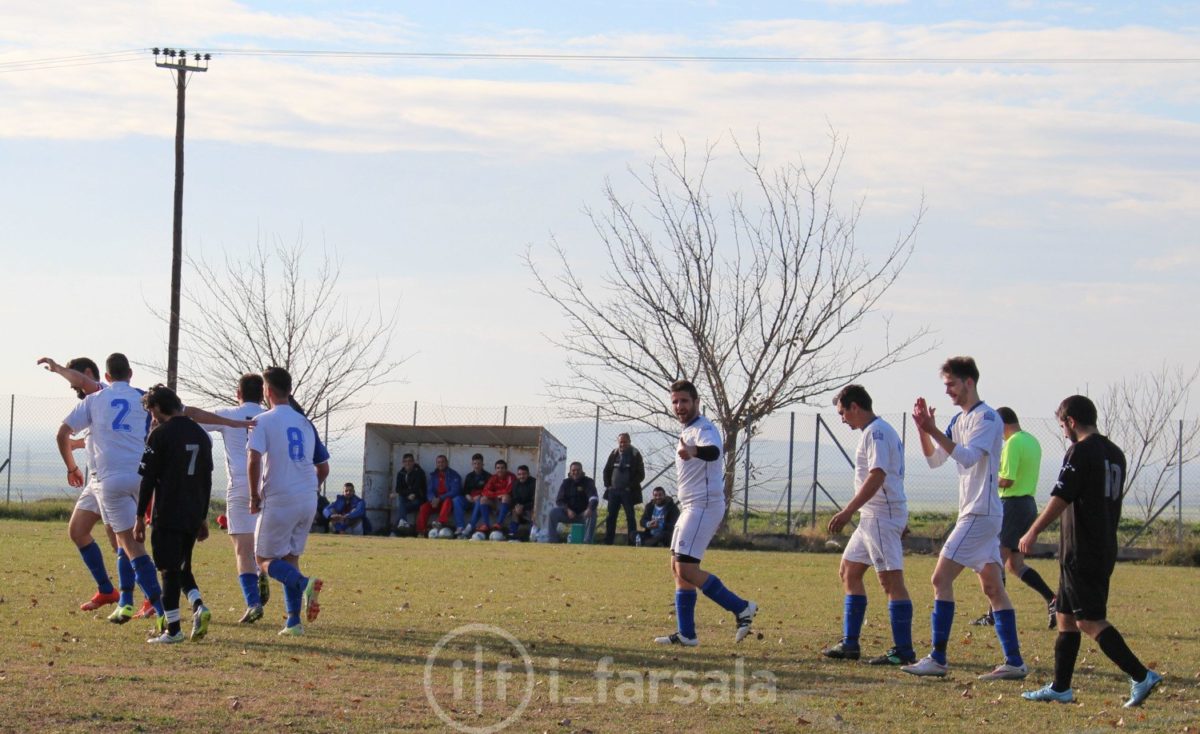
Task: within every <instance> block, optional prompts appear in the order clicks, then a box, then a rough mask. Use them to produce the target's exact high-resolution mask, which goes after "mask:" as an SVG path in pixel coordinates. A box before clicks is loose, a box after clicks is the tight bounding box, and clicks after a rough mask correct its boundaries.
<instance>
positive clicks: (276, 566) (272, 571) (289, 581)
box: [267, 558, 308, 603]
mask: <svg viewBox="0 0 1200 734" xmlns="http://www.w3.org/2000/svg"><path fill="white" fill-rule="evenodd" d="M267 575H268V576H270V577H271V578H273V579H275V580H276V581H278V582H279V583H281V584H283V588H284V589H291V590H292V591H295V592H296V593H297V594H301V593H303V592H304V587H305V586H307V585H308V579H307V578H305V577H304V574H302V573H300V569H298V568H296V567H295V566H293V565H292V564H290V563H288V562H287V561H285V560H283V559H282V558H276V559H275V560H273V561H271V564H270V565H269V566H267ZM296 598H297V599H299V598H300V597H299V596H297V597H296ZM297 603H299V602H297Z"/></svg>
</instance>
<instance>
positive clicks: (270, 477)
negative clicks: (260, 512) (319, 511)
mask: <svg viewBox="0 0 1200 734" xmlns="http://www.w3.org/2000/svg"><path fill="white" fill-rule="evenodd" d="M319 445H320V444H319V441H318V440H317V431H316V429H315V428H313V425H312V423H310V422H309V420H308V418H305V417H304V416H303V415H301V414H300V413H298V412H296V411H295V410H294V409H293V408H292V407H291V406H290V405H277V406H275V407H274V408H271V409H270V410H268V411H267V412H265V413H262V414H260V415H259V416H258V421H257V423H256V424H255V428H254V430H252V431H250V441H249V443H248V444H247V448H249V449H253V450H254V451H257V452H258V453H260V454H262V457H263V475H262V487H261V489H260V494H261V495H262V497H263V499H264V500H266V498H268V497H276V498H282V497H285V496H295V497H299V496H306V495H307V496H312V497H314V498H315V497H316V494H317V472H316V469H314V468H313V467H314V465H315V464H322V463H324V462H325V461H328V459H329V457H328V455H325V456H324V457H322V456H321V455H319V454H323V453H324V447H321V448H320V452H319V453H318V446H319ZM314 459H315V460H314Z"/></svg>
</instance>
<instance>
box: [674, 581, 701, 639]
mask: <svg viewBox="0 0 1200 734" xmlns="http://www.w3.org/2000/svg"><path fill="white" fill-rule="evenodd" d="M675 621H676V622H678V623H679V634H681V635H683V636H684V637H687V638H690V639H693V640H694V639H696V590H695V589H691V590H688V591H684V590H683V589H676V590H675Z"/></svg>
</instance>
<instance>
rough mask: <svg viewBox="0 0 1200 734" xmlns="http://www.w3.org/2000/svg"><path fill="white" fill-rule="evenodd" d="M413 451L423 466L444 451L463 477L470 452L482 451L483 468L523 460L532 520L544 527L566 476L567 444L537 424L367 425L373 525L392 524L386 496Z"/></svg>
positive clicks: (367, 486)
mask: <svg viewBox="0 0 1200 734" xmlns="http://www.w3.org/2000/svg"><path fill="white" fill-rule="evenodd" d="M407 453H411V454H412V455H413V456H414V457H415V458H416V460H417V463H418V464H420V465H421V468H422V469H424V470H425V472H426V474H428V473H429V472H431V471H433V469H434V459H435V458H436V457H437V455H438V454H445V455H446V458H447V459H448V460H449V462H450V468H452V469H454V470H455V471H457V472H458V473H459V474H461V475H462V476H464V477H465V476H466V475H467V474H468V473H469V472H470V471H471V456H472V455H474V454H476V453H479V454H483V468H484V469H486V470H487V471H488V472H491V471H492V470H493V466H494V464H495V463H496V460H497V459H504V460H505V461H507V462H508V469H509V471H511V472H515V471H516V470H517V467H518V466H520V465H521V464H525V465H527V466H528V467H529V473H530V474H531V475H532V476H533V477H534V479H535V480H536V482H537V491H536V494H535V495H534V508H533V515H532V517H533V521H534V523H535V524H536V525H539V526H541V527H545V526H546V523H547V522H548V521H549V517H550V509H551V508H552V507H553V506H554V497H555V494H556V493H557V491H558V485H559V483H560V482H561V481H562V478H563V477H564V476H566V470H567V447H566V446H565V445H564V444H563V443H562V441H559V440H558V439H557V438H555V437H554V436H553V435H551V434H550V432H549V431H547V430H546V429H545V428H543V427H541V426H412V425H398V424H392V423H368V424H366V427H365V437H364V445H363V479H362V495H363V499H364V500H365V501H366V503H367V516H368V517H369V518H370V520H371V524H372V525H374V526H375V527H376V528H388V527H391V526H393V525H395V522H396V520H397V519H398V518H395V517H393V516H392V515H393V513H394V512H395V506H394V503H393V501H392V500H391V499H390V498H389V494H390V493H391V491H392V489H393V486H392V485H393V484H395V481H396V473H397V472H398V471H399V470H400V462H401V459H402V458H403V456H404V454H407Z"/></svg>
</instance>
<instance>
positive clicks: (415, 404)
mask: <svg viewBox="0 0 1200 734" xmlns="http://www.w3.org/2000/svg"><path fill="white" fill-rule="evenodd" d="M413 425H414V426H415V425H417V401H416V400H414V401H413Z"/></svg>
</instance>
